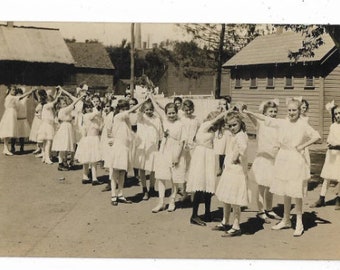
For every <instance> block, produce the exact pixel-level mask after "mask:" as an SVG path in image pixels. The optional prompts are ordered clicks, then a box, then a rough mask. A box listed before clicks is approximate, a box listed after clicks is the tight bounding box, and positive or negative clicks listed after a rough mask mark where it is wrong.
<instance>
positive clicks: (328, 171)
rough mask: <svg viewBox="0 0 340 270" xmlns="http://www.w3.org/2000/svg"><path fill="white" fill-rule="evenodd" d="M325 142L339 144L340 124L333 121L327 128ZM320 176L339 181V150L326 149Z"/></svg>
mask: <svg viewBox="0 0 340 270" xmlns="http://www.w3.org/2000/svg"><path fill="white" fill-rule="evenodd" d="M327 143H328V144H331V145H333V146H335V145H340V124H338V123H333V124H332V125H331V127H330V130H329V135H328V138H327ZM320 176H321V177H322V178H325V179H331V180H336V181H338V182H340V150H335V149H328V150H327V153H326V158H325V163H324V165H323V168H322V171H321V174H320Z"/></svg>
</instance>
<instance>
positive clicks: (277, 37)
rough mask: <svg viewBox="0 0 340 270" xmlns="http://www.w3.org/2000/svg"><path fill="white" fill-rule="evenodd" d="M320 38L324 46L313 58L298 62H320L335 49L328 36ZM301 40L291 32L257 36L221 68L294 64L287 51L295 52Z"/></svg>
mask: <svg viewBox="0 0 340 270" xmlns="http://www.w3.org/2000/svg"><path fill="white" fill-rule="evenodd" d="M322 38H323V40H324V44H323V45H322V46H320V47H319V48H317V49H315V50H314V51H313V52H314V53H315V55H314V57H312V58H307V57H300V58H299V59H298V62H311V61H320V60H321V59H322V58H323V57H324V56H326V55H327V53H329V52H330V51H331V50H332V49H333V48H334V47H335V44H334V42H333V40H332V39H331V37H330V36H329V35H327V34H325V35H323V36H322ZM303 39H304V37H303V36H302V34H301V33H296V32H292V31H287V32H283V33H281V34H272V35H266V36H259V37H257V38H255V39H254V40H253V41H252V42H250V43H249V44H248V45H247V46H245V47H244V48H243V49H242V50H241V51H240V52H238V53H237V54H236V55H234V56H233V57H232V58H231V59H230V60H229V61H227V62H226V63H225V64H224V65H223V67H233V66H245V65H258V64H273V63H274V64H279V63H291V62H294V60H293V59H289V57H288V54H289V51H297V50H298V49H299V48H301V46H302V41H303Z"/></svg>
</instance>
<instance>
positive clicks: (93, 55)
mask: <svg viewBox="0 0 340 270" xmlns="http://www.w3.org/2000/svg"><path fill="white" fill-rule="evenodd" d="M67 46H68V48H69V49H70V52H71V54H72V56H73V58H74V60H75V64H74V65H75V66H76V67H79V68H100V69H114V66H113V64H112V62H111V59H110V57H109V55H108V53H107V51H106V50H105V48H104V46H103V45H102V44H101V43H82V42H75V43H67Z"/></svg>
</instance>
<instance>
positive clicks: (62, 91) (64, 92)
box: [56, 85, 77, 102]
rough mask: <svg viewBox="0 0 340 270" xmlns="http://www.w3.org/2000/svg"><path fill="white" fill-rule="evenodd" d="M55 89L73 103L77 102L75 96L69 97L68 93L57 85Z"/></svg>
mask: <svg viewBox="0 0 340 270" xmlns="http://www.w3.org/2000/svg"><path fill="white" fill-rule="evenodd" d="M56 89H57V90H60V91H61V93H63V94H65V95H66V96H68V97H69V98H70V99H72V101H73V102H74V101H76V100H77V98H76V97H75V96H73V95H71V94H70V93H69V92H67V91H66V90H64V89H63V88H62V87H61V86H60V85H58V86H57V87H56Z"/></svg>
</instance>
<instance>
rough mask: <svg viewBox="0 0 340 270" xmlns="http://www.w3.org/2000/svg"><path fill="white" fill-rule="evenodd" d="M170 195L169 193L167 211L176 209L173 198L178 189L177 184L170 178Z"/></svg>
mask: <svg viewBox="0 0 340 270" xmlns="http://www.w3.org/2000/svg"><path fill="white" fill-rule="evenodd" d="M171 184H172V187H171V190H172V192H171V195H170V203H169V207H168V212H173V211H175V209H176V205H175V199H176V195H177V191H178V184H175V183H174V182H173V181H172V180H171Z"/></svg>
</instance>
